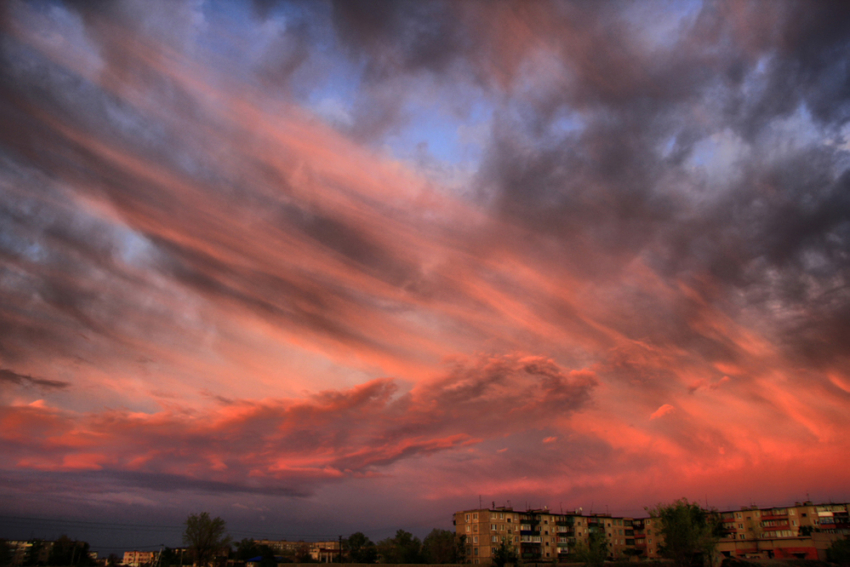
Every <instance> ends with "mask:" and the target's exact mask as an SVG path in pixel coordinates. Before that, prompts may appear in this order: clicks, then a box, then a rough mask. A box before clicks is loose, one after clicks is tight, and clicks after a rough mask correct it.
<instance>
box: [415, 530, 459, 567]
mask: <svg viewBox="0 0 850 567" xmlns="http://www.w3.org/2000/svg"><path fill="white" fill-rule="evenodd" d="M422 556H423V558H424V559H425V562H426V563H431V564H437V563H458V548H457V537H455V534H454V532H450V531H449V530H441V529H439V528H434V529H433V530H431V533H429V534H428V535H427V536H425V539H424V540H422Z"/></svg>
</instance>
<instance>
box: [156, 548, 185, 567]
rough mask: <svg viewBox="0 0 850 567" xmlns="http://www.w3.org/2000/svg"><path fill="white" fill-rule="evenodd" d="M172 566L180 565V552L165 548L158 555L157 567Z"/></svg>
mask: <svg viewBox="0 0 850 567" xmlns="http://www.w3.org/2000/svg"><path fill="white" fill-rule="evenodd" d="M173 565H180V552H179V551H177V550H176V549H171V548H170V547H166V548H165V549H163V550H162V552H161V553H160V554H159V567H171V566H173Z"/></svg>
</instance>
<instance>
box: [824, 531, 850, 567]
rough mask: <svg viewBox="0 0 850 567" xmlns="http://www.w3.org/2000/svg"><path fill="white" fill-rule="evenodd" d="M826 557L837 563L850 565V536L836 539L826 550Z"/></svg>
mask: <svg viewBox="0 0 850 567" xmlns="http://www.w3.org/2000/svg"><path fill="white" fill-rule="evenodd" d="M826 559H827V561H829V562H830V563H837V564H838V565H850V536H848V537H845V538H843V539H837V540H835V541H834V542H832V545H830V546H829V548H828V549H827V550H826Z"/></svg>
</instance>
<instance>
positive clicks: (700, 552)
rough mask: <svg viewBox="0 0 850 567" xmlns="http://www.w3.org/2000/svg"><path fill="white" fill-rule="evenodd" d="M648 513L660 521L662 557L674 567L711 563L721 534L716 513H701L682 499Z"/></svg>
mask: <svg viewBox="0 0 850 567" xmlns="http://www.w3.org/2000/svg"><path fill="white" fill-rule="evenodd" d="M648 512H649V514H650V516H652V517H653V518H659V519H660V520H661V535H662V536H663V537H664V543H663V544H662V545H661V546H660V547H659V551H660V552H661V555H662V556H664V557H666V558H668V559H671V560H672V561H673V563H674V564H675V565H676V566H677V567H701V566H702V565H704V564H706V563H708V562H710V561H711V559H712V557H713V555H714V553H715V550H716V548H717V541H718V539H719V535H720V533H721V532H722V530H723V528H722V524H721V520H720V515H719V514H718V513H717V512H716V511H713V510H704V509H703V508H701V507H700V505H699V504H696V503H693V502H688V500H687V498H682V499H681V500H676V501H675V502H673V503H672V504H670V505H667V506H664V505H661V504H659V505H658V506H656V507H655V508H654V509H652V510H648Z"/></svg>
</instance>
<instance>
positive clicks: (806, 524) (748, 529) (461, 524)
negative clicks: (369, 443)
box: [454, 502, 850, 565]
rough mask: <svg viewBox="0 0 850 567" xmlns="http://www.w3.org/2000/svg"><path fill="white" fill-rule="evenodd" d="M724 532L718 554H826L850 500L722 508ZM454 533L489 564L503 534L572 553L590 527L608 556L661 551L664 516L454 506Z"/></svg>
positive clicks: (529, 555)
mask: <svg viewBox="0 0 850 567" xmlns="http://www.w3.org/2000/svg"><path fill="white" fill-rule="evenodd" d="M720 517H721V520H722V522H723V527H724V531H725V532H726V535H725V536H724V537H722V538H721V539H720V541H719V543H718V545H717V551H718V553H719V556H725V557H738V558H741V559H770V558H788V559H794V558H802V559H821V560H823V559H824V557H825V552H826V549H827V548H828V547H829V546H830V545H831V544H832V542H833V541H835V540H836V539H839V538H842V537H844V536H846V535H850V504H817V505H816V504H813V503H812V502H803V503H799V502H798V503H795V505H794V506H789V507H777V508H759V507H757V506H750V507H744V508H741V509H740V510H731V511H724V512H720ZM454 525H455V533H456V535H457V536H458V537H461V536H465V537H466V551H467V557H468V558H469V559H470V561H471V563H473V564H476V565H478V564H481V565H486V564H488V563H490V562H491V561H492V557H493V552H494V550H495V549H496V548H498V546H499V545H500V544H501V542H502V541H504V542H506V543H509V544H511V545H512V546H513V547H514V549H516V550H517V552H518V553H519V555H520V557H521V559H522V560H523V561H525V562H551V561H553V560H558V561H566V559H567V556H568V555H569V554H570V553H572V552H573V551H574V549H575V546H576V545H577V544H578V543H583V544H584V545H587V543H588V537H589V534H591V533H601V534H603V535H604V536H605V539H606V544H607V547H608V557H609V558H610V559H627V558H629V557H640V558H648V559H656V558H659V557H660V548H661V545H662V544H663V536H662V535H661V527H662V526H661V520H659V519H658V518H651V517H649V518H629V517H616V516H612V515H609V514H590V515H587V516H585V515H583V514H582V512H581V510H580V509H579V510H576V511H575V512H574V513H555V512H552V511H550V510H549V509H547V508H543V509H537V510H526V511H515V510H513V508H511V507H496V506H493V507H492V508H481V509H475V510H464V511H461V512H457V513H455V517H454Z"/></svg>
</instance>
